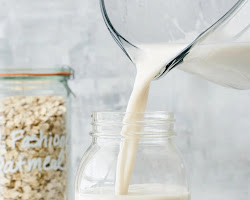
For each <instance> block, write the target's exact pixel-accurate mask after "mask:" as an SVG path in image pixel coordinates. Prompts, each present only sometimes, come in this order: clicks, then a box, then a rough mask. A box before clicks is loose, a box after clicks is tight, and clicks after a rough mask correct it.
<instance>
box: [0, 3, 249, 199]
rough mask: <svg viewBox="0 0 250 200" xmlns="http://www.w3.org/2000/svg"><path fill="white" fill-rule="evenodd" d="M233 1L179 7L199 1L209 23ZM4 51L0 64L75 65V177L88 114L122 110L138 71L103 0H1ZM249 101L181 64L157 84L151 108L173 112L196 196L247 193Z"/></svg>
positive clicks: (239, 196) (86, 137)
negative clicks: (108, 23)
mask: <svg viewBox="0 0 250 200" xmlns="http://www.w3.org/2000/svg"><path fill="white" fill-rule="evenodd" d="M170 2H171V1H170ZM173 2H174V1H172V3H173ZM178 2H179V5H181V3H183V2H184V1H178ZM185 2H186V1H185ZM197 2H199V3H197ZM234 2H235V1H233V0H228V1H225V0H221V1H216V0H211V1H202V0H193V1H190V5H189V4H185V7H183V8H182V9H183V10H182V12H183V14H184V13H185V12H188V6H191V7H192V9H194V6H197V9H200V10H201V12H199V14H202V17H203V18H202V17H201V21H202V22H204V24H206V23H205V22H206V17H208V16H209V14H210V13H211V10H210V9H211V8H214V9H212V10H213V11H214V12H215V14H216V13H217V14H221V13H223V12H224V10H222V9H225V10H226V9H227V8H229V7H230V6H231V5H232V4H233V3H234ZM186 6H187V7H186ZM191 7H190V9H191ZM195 9H196V8H195ZM199 14H198V15H199ZM202 19H203V20H202ZM207 19H208V18H207ZM187 23H188V22H187ZM201 27H202V26H201ZM0 52H1V54H0V60H1V62H0V65H1V66H6V65H8V66H15V67H24V66H25V67H27V66H29V67H50V66H55V65H60V64H69V65H71V66H73V68H74V69H75V72H76V74H75V80H74V81H71V82H70V86H71V88H72V90H73V91H74V92H75V94H76V95H77V97H76V98H74V99H73V109H72V118H73V120H72V123H73V124H72V136H73V144H74V145H73V162H74V163H73V165H74V172H73V173H74V174H73V175H75V170H76V168H77V165H78V163H79V161H80V158H81V156H82V154H83V153H84V151H85V150H86V148H87V147H88V145H89V143H90V139H91V138H90V136H89V135H88V132H89V131H90V130H91V126H90V121H91V117H90V115H91V112H92V111H98V110H125V108H126V103H127V101H128V98H129V95H130V92H131V90H132V85H133V79H134V75H135V68H134V66H133V65H132V64H131V63H130V61H129V60H128V59H127V58H126V57H125V56H124V55H123V53H122V51H121V50H120V49H119V47H118V46H117V45H116V44H115V42H114V41H113V39H112V38H111V36H110V35H109V33H108V31H107V29H106V27H105V25H104V23H103V19H102V16H101V13H100V9H99V1H98V0H43V1H42V0H21V1H20V0H0ZM249 99H250V91H237V90H233V89H229V88H223V87H221V86H217V85H214V84H212V83H209V82H207V81H205V80H202V79H200V78H198V77H195V76H192V75H189V74H186V73H184V72H181V71H179V70H174V71H172V72H171V74H169V75H168V76H167V77H165V78H164V79H162V80H160V81H155V82H154V83H153V84H152V88H151V92H150V100H149V108H148V109H149V110H169V111H174V112H175V114H176V119H177V124H176V129H177V132H178V137H177V138H176V142H177V143H178V146H179V147H180V149H181V151H182V152H183V154H184V157H185V159H186V162H187V165H188V168H189V171H190V177H191V183H192V184H191V186H192V199H193V200H199V199H203V200H211V199H213V200H222V199H227V200H235V199H237V200H246V199H249V198H250V102H249ZM72 177H74V176H72Z"/></svg>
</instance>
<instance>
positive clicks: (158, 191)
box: [79, 184, 190, 200]
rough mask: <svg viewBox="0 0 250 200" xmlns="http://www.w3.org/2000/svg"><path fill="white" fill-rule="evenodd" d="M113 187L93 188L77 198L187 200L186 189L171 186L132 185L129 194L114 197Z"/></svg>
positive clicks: (100, 199) (81, 199)
mask: <svg viewBox="0 0 250 200" xmlns="http://www.w3.org/2000/svg"><path fill="white" fill-rule="evenodd" d="M114 192H115V191H114V188H113V187H103V188H94V189H90V190H87V191H86V192H85V193H84V194H81V195H80V196H79V200H189V198H190V195H189V193H188V191H187V190H186V188H183V187H179V186H173V185H160V184H152V185H132V186H130V188H129V194H128V195H123V196H117V195H114Z"/></svg>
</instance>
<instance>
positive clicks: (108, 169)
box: [75, 112, 190, 200]
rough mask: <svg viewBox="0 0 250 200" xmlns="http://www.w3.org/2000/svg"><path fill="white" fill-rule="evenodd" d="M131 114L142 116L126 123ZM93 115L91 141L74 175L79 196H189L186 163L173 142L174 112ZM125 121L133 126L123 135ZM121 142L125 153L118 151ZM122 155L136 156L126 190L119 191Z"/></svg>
mask: <svg viewBox="0 0 250 200" xmlns="http://www.w3.org/2000/svg"><path fill="white" fill-rule="evenodd" d="M130 114H132V115H133V116H134V119H141V120H138V121H133V122H132V123H124V120H123V119H124V117H125V116H126V117H128V115H130ZM135 116H136V117H135ZM92 118H93V122H92V127H93V129H92V131H91V133H90V135H91V137H92V143H91V145H90V147H89V148H88V150H87V151H86V153H85V154H84V156H83V158H82V160H81V163H80V166H79V169H78V173H77V177H76V184H75V197H76V198H77V200H188V199H190V193H189V184H188V178H187V174H186V169H185V165H184V162H183V159H182V157H181V154H180V152H179V150H178V148H177V147H176V145H175V143H174V137H175V135H176V133H175V131H174V123H175V119H174V116H173V114H171V113H167V112H152V113H117V112H96V113H93V115H92ZM124 127H127V128H128V129H127V130H132V132H129V133H127V134H126V135H125V136H124V135H122V136H121V134H120V133H121V130H122V129H124ZM125 143H126V145H127V147H129V148H128V149H127V153H126V154H123V155H120V152H121V151H122V148H124V146H125ZM134 144H136V145H134ZM132 147H133V148H134V147H136V148H134V150H132V149H133V148H132ZM122 156H128V157H129V159H130V158H131V157H133V156H135V160H134V163H133V166H132V170H133V173H132V176H131V179H130V184H129V189H128V194H126V195H117V194H116V191H115V190H116V188H117V185H116V184H117V183H116V180H117V171H118V169H117V168H118V166H119V165H118V160H119V159H120V158H121V157H122ZM129 159H128V160H129ZM120 167H121V166H120ZM125 168H126V167H125Z"/></svg>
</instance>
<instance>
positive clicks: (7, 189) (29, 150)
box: [0, 67, 72, 200]
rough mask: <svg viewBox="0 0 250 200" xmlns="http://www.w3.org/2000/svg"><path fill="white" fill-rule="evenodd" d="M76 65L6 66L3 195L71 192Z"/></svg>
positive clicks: (4, 198) (26, 197)
mask: <svg viewBox="0 0 250 200" xmlns="http://www.w3.org/2000/svg"><path fill="white" fill-rule="evenodd" d="M71 75H72V70H71V69H70V68H65V67H62V68H54V69H0V199H1V200H47V199H50V200H52V199H53V200H63V199H67V198H68V197H67V195H68V191H69V190H68V188H69V184H68V173H69V163H70V156H69V155H70V154H69V151H70V149H69V139H70V132H69V131H70V127H69V126H70V117H69V114H70V93H71V91H70V89H69V86H68V83H67V82H68V80H69V79H70V77H71Z"/></svg>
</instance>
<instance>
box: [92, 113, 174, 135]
mask: <svg viewBox="0 0 250 200" xmlns="http://www.w3.org/2000/svg"><path fill="white" fill-rule="evenodd" d="M129 115H132V116H133V117H138V118H136V119H138V120H135V121H131V122H129V121H126V120H124V119H125V117H126V118H127V117H128V116H129ZM174 123H175V118H174V113H173V112H167V111H156V112H144V113H143V112H141V113H140V112H138V113H132V112H116V111H103V112H93V114H92V126H93V130H92V132H91V135H92V136H109V137H121V136H123V135H120V134H119V133H120V132H121V130H122V129H123V128H124V127H131V128H129V130H130V131H131V130H132V131H131V132H130V133H129V134H128V135H130V136H133V135H138V136H140V137H171V136H175V131H174ZM133 127H134V128H133ZM138 128H139V129H138ZM125 137H127V135H126V136H125Z"/></svg>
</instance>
